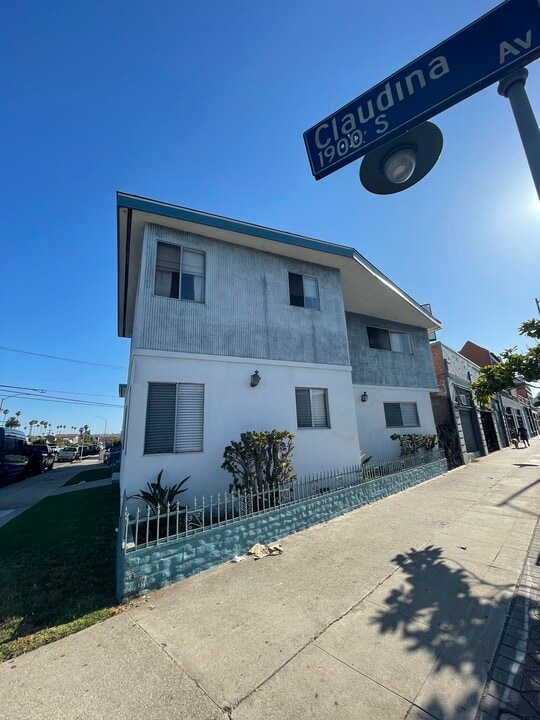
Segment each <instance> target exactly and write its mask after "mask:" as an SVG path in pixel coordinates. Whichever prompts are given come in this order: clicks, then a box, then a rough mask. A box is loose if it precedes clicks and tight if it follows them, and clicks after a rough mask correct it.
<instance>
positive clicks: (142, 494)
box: [131, 470, 191, 515]
mask: <svg viewBox="0 0 540 720" xmlns="http://www.w3.org/2000/svg"><path fill="white" fill-rule="evenodd" d="M162 475H163V470H160V471H159V475H158V476H157V480H156V482H153V483H146V485H147V487H148V491H149V492H146V490H140V491H139V492H138V493H137V494H136V495H131V497H132V498H140V499H141V500H144V502H145V503H146V504H147V505H148V507H149V508H150V509H151V510H152V512H153V513H154V515H157V512H158V508H159V512H160V513H166V512H168V511H169V509H171V508H172V507H173V505H174V504H175V502H174V501H175V498H176V497H178V495H180V494H181V493H183V492H186V490H187V488H183V487H182V486H183V485H184V484H185V483H186V482H187V481H188V480H189V478H190V477H191V475H188V476H187V477H186V478H184V479H183V480H182V481H181V482H179V483H177V484H176V485H170V486H167V487H163V485H162V484H161V476H162ZM175 509H176V508H175Z"/></svg>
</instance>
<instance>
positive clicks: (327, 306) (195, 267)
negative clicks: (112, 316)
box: [117, 193, 440, 501]
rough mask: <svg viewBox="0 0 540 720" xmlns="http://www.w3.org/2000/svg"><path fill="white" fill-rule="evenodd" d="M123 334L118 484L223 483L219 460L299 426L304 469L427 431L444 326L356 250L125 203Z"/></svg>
mask: <svg viewBox="0 0 540 720" xmlns="http://www.w3.org/2000/svg"><path fill="white" fill-rule="evenodd" d="M117 213H118V218H117V219H118V332H119V335H120V336H121V337H128V338H131V354H130V363H129V376H128V383H127V391H126V398H125V403H126V404H125V415H124V428H123V455H122V465H121V475H120V482H121V487H122V489H123V490H126V492H127V494H128V495H129V494H133V493H135V492H137V491H138V490H139V489H141V488H144V487H145V486H146V483H147V482H149V481H153V480H155V477H156V476H157V474H158V472H159V471H160V470H161V469H163V470H164V475H163V481H164V483H165V484H168V483H173V482H178V481H179V480H181V479H183V478H184V477H186V476H188V475H189V476H191V477H190V480H189V489H190V493H189V495H188V494H186V495H185V496H182V499H183V500H184V499H185V500H187V501H189V499H190V497H191V496H192V495H193V494H196V495H200V494H210V493H212V492H214V493H215V492H218V491H223V490H225V489H226V488H227V486H228V483H229V481H230V476H229V475H228V474H227V473H226V472H225V471H223V470H222V469H221V463H222V460H223V450H224V448H225V447H226V445H228V444H229V443H230V442H231V440H237V439H239V436H240V433H242V432H244V431H247V430H270V429H273V428H276V429H280V430H285V429H286V430H290V431H291V432H292V433H293V434H294V435H295V449H294V455H293V457H292V460H293V464H294V467H295V471H296V472H297V473H298V474H299V475H302V474H306V473H312V472H320V471H324V470H329V469H332V468H341V467H344V466H349V465H356V464H358V462H359V459H360V454H361V452H365V453H367V454H369V455H373V456H374V458H375V459H380V460H383V459H387V458H390V457H395V456H397V455H398V454H399V445H398V443H395V442H393V441H392V440H390V436H391V435H392V434H393V433H395V432H416V433H434V432H435V424H434V420H433V413H432V409H431V403H430V391H432V390H434V389H436V382H435V376H434V371H433V364H432V361H431V353H430V348H429V342H428V331H429V330H433V329H437V328H439V327H440V325H439V322H438V321H437V320H436V319H435V318H434V317H432V315H430V314H429V313H428V312H427V311H426V310H425V309H424V308H422V307H421V306H420V305H419V304H418V303H416V302H415V301H414V300H413V299H412V298H411V297H409V296H408V295H407V294H406V293H405V292H403V291H402V290H400V289H399V288H398V287H397V286H396V285H395V284H394V283H392V282H391V281H390V280H389V279H388V278H387V277H385V276H384V275H383V274H382V273H381V272H380V271H379V270H377V268H375V267H374V266H373V265H372V264H371V263H369V262H368V261H367V260H366V259H365V258H364V257H362V256H361V255H360V254H359V253H358V252H357V251H356V250H354V249H352V248H348V247H344V246H342V245H336V244H333V243H329V242H323V241H320V240H314V239H311V238H306V237H303V236H299V235H293V234H291V233H287V232H282V231H278V230H272V229H270V228H266V227H261V226H257V225H252V224H250V223H246V222H240V221H237V220H232V219H229V218H225V217H219V216H216V215H211V214H208V213H204V212H200V211H196V210H190V209H187V208H183V207H179V206H175V205H170V204H167V203H163V202H158V201H154V200H148V199H144V198H140V197H136V196H133V195H127V194H124V193H118V195H117Z"/></svg>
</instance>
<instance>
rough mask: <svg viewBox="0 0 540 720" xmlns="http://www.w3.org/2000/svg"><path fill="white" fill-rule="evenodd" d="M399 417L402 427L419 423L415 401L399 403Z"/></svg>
mask: <svg viewBox="0 0 540 720" xmlns="http://www.w3.org/2000/svg"><path fill="white" fill-rule="evenodd" d="M401 417H402V419H403V425H404V427H412V426H416V425H420V423H419V421H418V409H417V407H416V403H401Z"/></svg>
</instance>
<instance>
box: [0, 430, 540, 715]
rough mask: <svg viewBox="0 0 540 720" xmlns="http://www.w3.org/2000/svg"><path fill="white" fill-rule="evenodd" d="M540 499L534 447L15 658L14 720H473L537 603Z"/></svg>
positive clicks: (539, 451) (7, 679) (538, 449)
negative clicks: (530, 563)
mask: <svg viewBox="0 0 540 720" xmlns="http://www.w3.org/2000/svg"><path fill="white" fill-rule="evenodd" d="M539 498H540V440H533V442H532V447H531V448H527V449H520V450H511V449H508V450H503V451H500V452H497V453H494V454H493V455H491V456H489V457H487V458H482V459H480V460H479V461H478V462H474V463H472V464H470V465H468V466H466V467H463V468H460V469H458V470H456V471H453V472H451V473H447V474H446V475H444V476H441V477H439V478H435V479H434V480H431V481H429V482H427V483H424V484H423V485H420V486H417V487H415V488H413V489H411V490H408V491H406V492H404V493H401V494H400V495H395V496H393V497H390V498H387V499H385V500H383V501H380V502H377V503H375V504H373V505H370V506H367V507H364V508H361V509H359V510H356V511H354V512H352V513H349V514H348V515H345V516H343V517H341V518H339V519H336V520H333V521H331V522H329V523H327V524H325V525H321V526H318V527H314V528H311V529H309V530H306V531H304V532H302V533H299V534H298V535H294V536H291V537H289V538H286V539H285V540H283V542H282V545H283V549H284V553H283V555H280V556H274V557H268V558H265V559H263V560H259V561H254V560H251V559H246V560H244V561H243V562H241V563H238V564H231V563H229V564H226V565H222V566H220V567H218V568H214V569H212V570H209V571H207V572H205V573H202V574H201V575H198V576H195V577H193V578H190V579H189V580H186V581H184V582H181V583H178V584H177V585H175V586H171V587H170V588H166V589H164V590H160V591H158V592H155V593H152V594H150V595H148V596H146V598H144V599H142V600H138V601H137V602H135V603H134V604H132V605H131V606H129V607H128V608H127V609H126V612H124V613H123V614H121V615H119V616H117V617H115V618H112V619H110V620H108V621H106V622H105V623H102V624H101V625H98V626H94V627H92V628H89V629H87V630H84V631H83V632H81V633H79V634H77V635H73V636H71V637H68V638H66V639H64V640H60V641H58V642H56V643H53V644H51V645H48V646H45V647H42V648H40V649H38V650H35V651H34V652H31V653H28V654H27V655H24V656H21V657H18V658H16V659H14V660H13V661H9V662H6V663H3V664H2V665H0V707H3V708H9V712H8V715H9V717H10V719H11V720H19V719H20V720H23V719H24V720H32V719H33V718H36V719H37V718H39V719H40V720H41V719H45V718H46V719H47V720H49V719H51V720H53V719H54V720H56V719H57V718H58V720H60V718H62V719H64V718H84V719H85V720H86V719H87V718H88V719H94V718H96V719H99V720H102V719H105V718H109V717H112V716H115V717H118V718H129V719H130V720H131V718H139V717H144V718H145V720H153V718H156V720H157V719H158V718H159V719H160V720H162V719H163V718H165V717H166V718H168V719H170V720H176V719H178V720H184V719H185V720H188V719H189V720H202V719H206V718H221V717H224V718H226V717H229V718H232V719H233V720H259V719H260V720H262V719H263V718H264V719H265V720H272V719H274V718H275V720H285V719H288V718H290V719H291V720H292V719H293V718H294V720H303V719H306V720H307V719H308V718H309V719H314V720H318V719H319V718H320V719H321V720H322V719H323V718H324V720H328V718H335V719H337V720H349V719H351V720H352V719H353V718H354V720H363V719H364V718H365V720H368V719H369V720H402V719H403V718H409V719H410V720H427V719H428V718H439V719H440V720H468V719H471V720H472V719H473V718H475V716H476V714H477V712H484V710H485V711H486V712H487V710H488V705H483V706H482V708H483V709H482V710H481V711H478V708H479V703H480V700H481V698H482V694H483V692H484V689H485V687H486V681H487V680H488V678H491V677H492V675H493V673H494V668H495V667H496V662H497V658H498V657H499V655H500V652H499V651H500V647H499V646H500V640H501V638H502V637H503V632H505V628H507V627H508V623H507V620H508V616H509V615H510V611H511V609H512V608H514V607H515V603H516V601H517V602H518V603H519V602H520V600H521V597H519V595H520V593H522V592H524V591H523V590H522V588H523V585H521V586H520V585H519V582H520V579H521V576H522V569H523V567H524V561H525V558H526V557H527V553H528V551H529V550H530V548H532V547H533V546H531V539H532V538H533V535H534V532H535V528H536V525H537V518H538V507H539ZM531 552H532V551H531ZM531 557H533V558H534V555H530V558H531ZM531 572H532V571H531ZM527 577H530V578H532V577H533V574H530V575H528V576H527ZM516 588H519V589H518V591H517V593H518V596H517V597H514V596H515V595H516ZM528 588H529V590H528V591H527V593H526V600H527V603H528V605H527V607H531V606H533V605H534V604H535V603H536V602H537V599H536V598H537V596H536V595H535V594H534V593H535V592H537V588H538V585H536V589H535V587H534V582H533V581H532V580H531V581H530V582H529V585H528ZM523 597H524V599H525V593H524V596H523ZM513 598H514V600H513ZM516 617H517V616H514V613H513V610H512V613H511V619H510V620H509V621H508V622H510V624H511V627H512V628H517V630H518V631H519V632H521V631H522V628H519V627H518V625H519V621H518V620H517V619H516ZM512 623H514V624H513V625H512ZM516 623H517V624H516ZM499 686H500V687H504V684H503V681H502V680H501V683H499ZM490 687H492V683H490V684H489V685H488V688H490ZM492 692H494V691H492ZM501 694H502V693H501ZM492 697H493V696H492ZM500 707H501V705H500V703H499V705H498V706H497V707H495V705H494V703H491V704H490V705H489V710H490V712H493V713H494V714H495V715H494V716H495V717H496V715H497V714H498V712H499V709H500ZM484 717H485V718H489V715H485V716H484ZM492 717H493V715H492Z"/></svg>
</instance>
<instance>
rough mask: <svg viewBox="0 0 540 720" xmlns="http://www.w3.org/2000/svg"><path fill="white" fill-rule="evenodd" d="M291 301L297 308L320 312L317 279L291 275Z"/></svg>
mask: <svg viewBox="0 0 540 720" xmlns="http://www.w3.org/2000/svg"><path fill="white" fill-rule="evenodd" d="M289 300H290V303H291V305H294V306H296V307H306V308H313V309H315V310H320V305H319V284H318V282H317V278H314V277H306V276H305V275H296V274H295V273H289Z"/></svg>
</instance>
